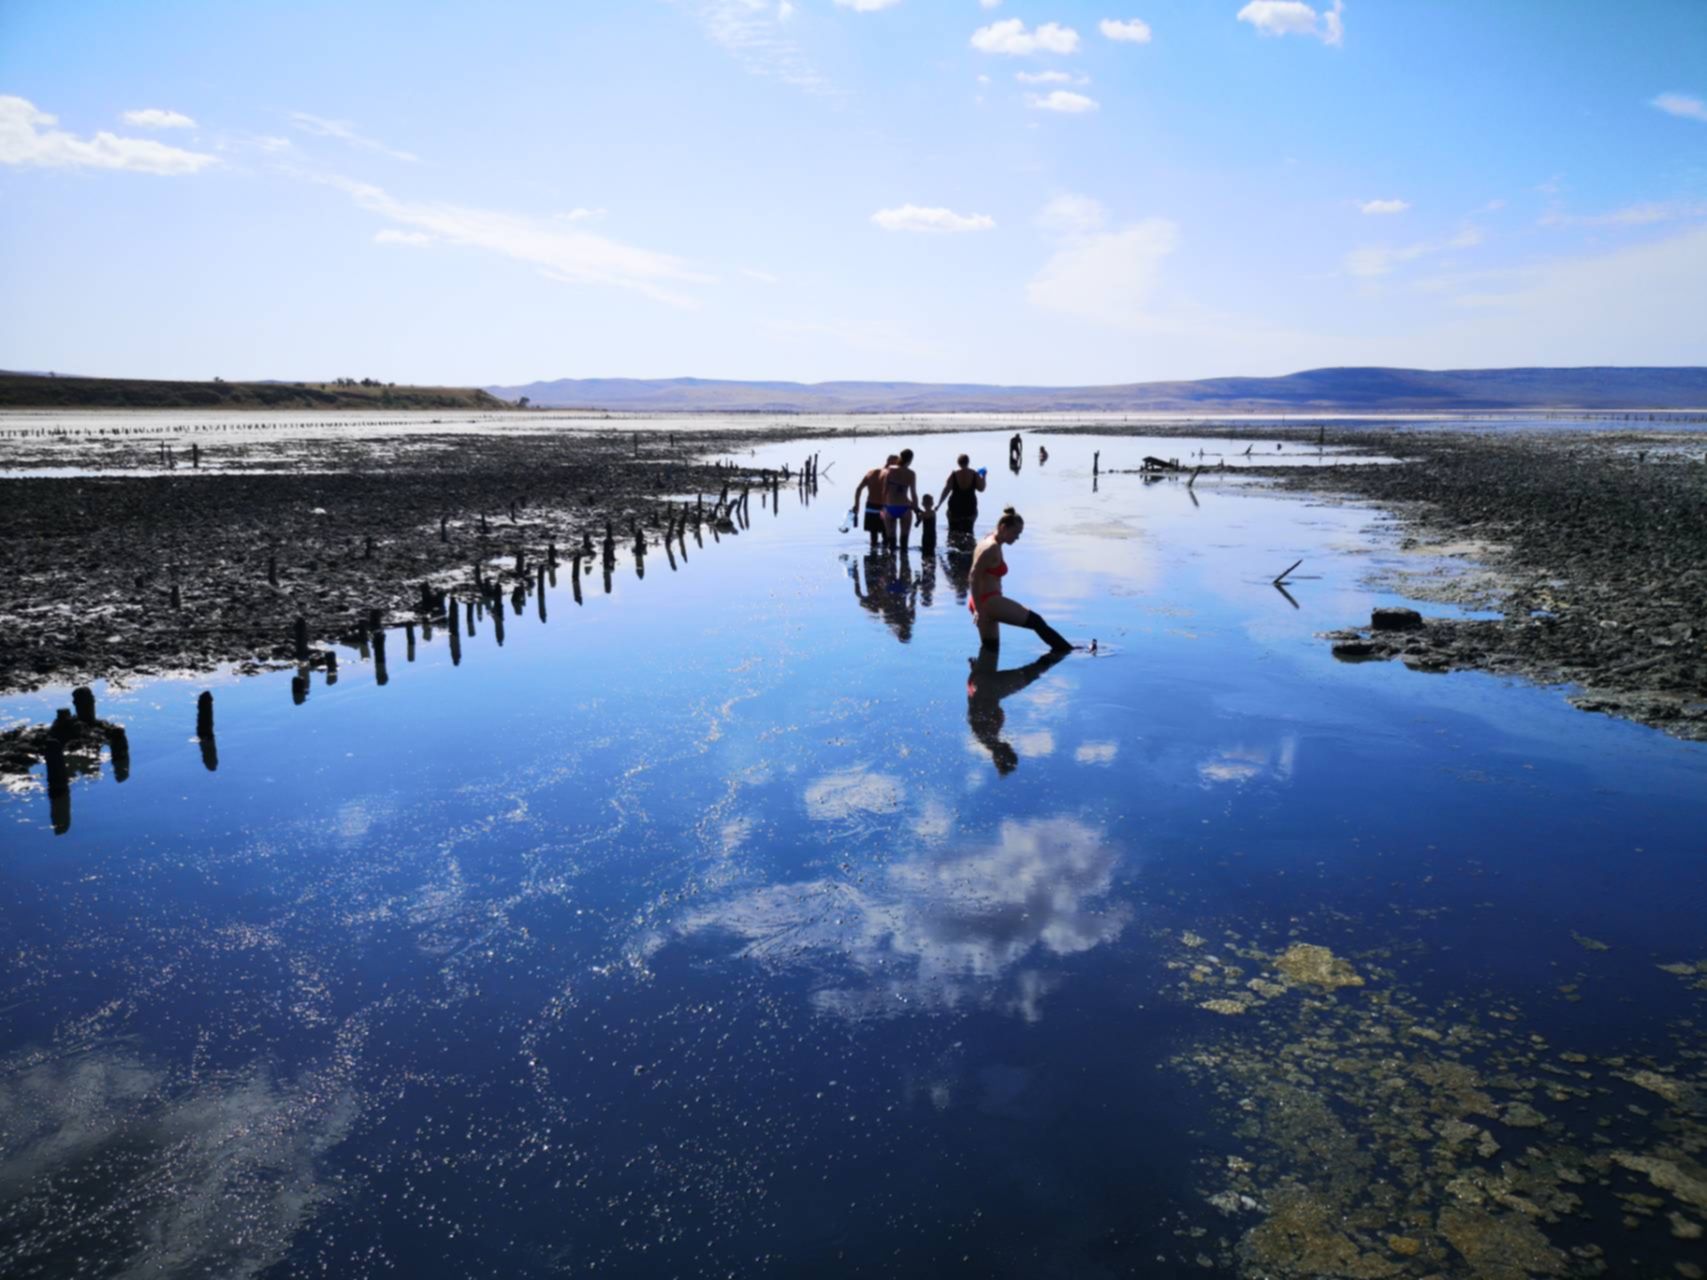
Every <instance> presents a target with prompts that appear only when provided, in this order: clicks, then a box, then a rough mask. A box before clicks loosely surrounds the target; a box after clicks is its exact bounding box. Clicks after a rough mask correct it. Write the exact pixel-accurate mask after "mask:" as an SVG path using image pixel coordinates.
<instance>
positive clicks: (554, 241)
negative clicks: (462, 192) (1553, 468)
mask: <svg viewBox="0 0 1707 1280" xmlns="http://www.w3.org/2000/svg"><path fill="white" fill-rule="evenodd" d="M311 180H312V181H316V182H320V183H324V184H325V185H327V186H331V187H336V188H337V189H338V190H340V191H343V192H344V193H345V194H347V195H348V196H349V197H350V198H351V199H352V200H354V201H355V202H356V204H357V205H359V206H360V207H361V208H363V209H366V210H368V211H369V212H370V213H375V214H378V215H379V216H380V217H382V218H385V219H387V220H388V221H390V222H393V223H396V224H398V226H397V227H395V228H393V230H396V231H399V232H403V231H404V230H406V229H412V230H414V231H418V232H425V233H426V234H427V235H429V236H431V237H432V239H433V240H434V241H436V242H437V243H439V244H442V245H449V246H456V247H462V248H469V249H483V250H485V251H486V252H488V253H495V254H498V255H499V256H501V257H505V258H509V259H511V260H513V261H516V262H524V263H527V264H529V265H531V266H534V267H537V268H539V270H540V272H541V273H542V274H543V275H544V276H545V277H546V278H547V279H549V280H555V281H558V282H559V283H561V284H575V285H581V284H594V285H608V286H610V287H613V288H619V289H633V290H635V291H636V292H638V293H643V294H645V295H646V296H647V297H649V298H655V299H657V300H658V301H659V302H667V303H669V304H671V305H672V306H678V307H691V306H694V305H697V304H696V302H695V300H694V299H693V298H692V297H689V296H687V295H685V294H683V293H681V292H680V291H679V286H681V285H689V284H710V283H712V282H713V281H712V278H711V277H710V276H707V275H705V274H703V273H701V272H698V271H695V270H693V269H691V268H690V267H689V266H688V265H687V264H686V263H685V262H683V261H682V260H681V259H680V258H677V257H674V256H672V255H670V254H667V253H657V252H654V251H653V250H650V249H640V248H636V247H635V246H633V245H627V244H623V243H621V242H620V241H617V240H612V239H610V238H609V237H607V236H601V235H596V234H594V233H593V232H591V231H584V230H581V229H579V228H578V227H574V226H567V227H566V226H563V225H562V224H560V223H558V222H556V221H554V220H551V219H540V218H530V217H527V216H525V215H521V214H514V213H504V212H501V211H499V210H495V209H473V208H468V207H466V206H463V205H454V204H440V203H428V202H415V203H411V202H409V201H406V200H399V199H397V198H396V197H394V196H392V195H390V194H389V193H387V192H386V191H384V190H382V189H381V188H379V187H376V186H372V185H370V184H368V183H365V182H353V181H351V180H350V179H348V178H340V177H335V176H331V175H322V176H314V177H312V179H311ZM390 243H413V242H401V241H391V242H390Z"/></svg>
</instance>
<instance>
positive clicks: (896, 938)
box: [678, 818, 1132, 1021]
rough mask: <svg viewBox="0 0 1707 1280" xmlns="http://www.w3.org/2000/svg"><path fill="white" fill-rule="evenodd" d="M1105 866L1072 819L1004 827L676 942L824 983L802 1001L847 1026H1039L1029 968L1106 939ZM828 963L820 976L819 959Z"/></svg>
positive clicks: (1040, 985)
mask: <svg viewBox="0 0 1707 1280" xmlns="http://www.w3.org/2000/svg"><path fill="white" fill-rule="evenodd" d="M1119 862H1120V855H1119V853H1118V852H1117V851H1116V850H1114V849H1113V848H1111V847H1110V846H1109V845H1108V844H1107V842H1106V841H1105V839H1104V837H1103V833H1102V832H1101V831H1100V830H1099V829H1097V828H1095V827H1090V826H1087V825H1085V824H1084V823H1081V822H1079V821H1077V820H1075V819H1072V818H1046V819H1040V820H1035V821H1026V822H1019V821H1004V822H1003V823H1002V825H1001V830H1000V834H999V835H998V837H997V839H996V841H995V843H993V844H991V845H988V846H984V847H981V848H973V849H966V850H957V851H955V852H953V853H950V854H946V855H930V854H922V855H915V856H912V857H908V858H904V859H901V860H898V861H895V862H891V863H889V864H888V865H886V866H883V867H879V868H875V869H874V870H873V871H872V873H871V874H870V875H869V876H862V877H860V878H859V880H857V881H856V880H850V879H844V878H840V877H837V878H834V879H820V880H811V881H798V882H794V883H789V884H774V885H767V886H765V887H763V888H761V889H757V890H755V891H753V892H752V893H749V894H747V895H745V896H744V897H740V898H735V899H733V900H730V901H727V902H723V903H720V904H716V905H713V906H710V907H706V908H701V909H699V910H697V911H695V912H694V913H692V914H690V915H688V916H687V917H686V918H684V919H683V920H682V922H681V924H680V925H679V926H678V930H679V933H680V934H681V936H683V937H691V936H693V935H694V934H697V933H701V932H704V931H712V930H715V931H719V932H726V933H729V934H732V935H733V936H734V937H735V938H737V939H739V940H740V944H741V949H740V954H741V956H742V957H743V958H745V959H747V960H749V961H751V962H752V963H754V964H758V965H765V966H775V967H779V968H780V967H786V966H793V965H810V966H813V967H814V969H817V968H819V967H822V968H823V969H824V970H825V971H826V972H828V973H831V974H833V975H835V976H834V977H833V978H831V979H828V980H826V982H824V983H823V984H821V985H817V986H815V989H814V994H813V997H812V998H813V1001H814V1003H815V1004H816V1005H817V1006H818V1008H820V1009H821V1010H823V1011H824V1012H826V1013H834V1014H837V1015H839V1016H842V1017H846V1018H850V1019H860V1018H871V1017H884V1016H889V1015H893V1014H897V1013H917V1012H919V1011H920V1010H921V1009H925V1010H929V1009H947V1008H956V1007H962V1006H971V1007H988V1008H999V1009H1004V1010H1006V1011H1009V1012H1012V1013H1015V1014H1018V1015H1019V1016H1021V1017H1023V1018H1025V1019H1026V1020H1028V1021H1036V1020H1037V1019H1038V1018H1039V1017H1041V1016H1042V1009H1041V1003H1040V1001H1041V997H1042V996H1043V995H1045V994H1047V991H1048V989H1049V983H1048V981H1047V980H1046V979H1044V976H1043V975H1042V974H1041V973H1039V972H1038V971H1037V970H1036V969H1035V968H1034V967H1032V966H1033V965H1034V964H1035V963H1037V962H1039V961H1046V960H1048V959H1049V958H1050V957H1061V956H1069V955H1076V954H1079V953H1081V952H1085V951H1090V950H1092V949H1093V948H1095V947H1099V946H1102V945H1104V944H1106V943H1108V942H1111V941H1113V940H1114V939H1115V938H1117V937H1119V936H1120V934H1121V933H1122V932H1123V931H1124V930H1125V928H1126V925H1127V923H1128V922H1129V921H1130V920H1131V918H1132V911H1131V907H1130V906H1129V905H1128V904H1126V903H1125V902H1122V901H1120V900H1119V898H1118V897H1116V896H1114V889H1115V878H1114V873H1115V870H1116V869H1117V867H1118V865H1119ZM831 957H833V958H835V960H836V963H834V964H825V963H824V961H825V960H826V958H831Z"/></svg>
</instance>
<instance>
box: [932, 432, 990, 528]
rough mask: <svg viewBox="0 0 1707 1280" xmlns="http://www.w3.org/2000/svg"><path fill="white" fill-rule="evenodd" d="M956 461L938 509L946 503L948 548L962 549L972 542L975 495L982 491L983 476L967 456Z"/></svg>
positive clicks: (974, 521)
mask: <svg viewBox="0 0 1707 1280" xmlns="http://www.w3.org/2000/svg"><path fill="white" fill-rule="evenodd" d="M956 461H957V462H958V463H959V464H960V465H959V466H958V467H956V468H955V469H954V470H953V471H950V472H949V473H948V480H947V481H946V482H945V483H944V484H943V486H942V497H940V498H938V499H937V506H939V507H941V506H942V505H943V504H944V503H946V504H947V509H948V542H949V545H950V546H964V545H965V544H966V543H968V542H971V541H972V526H973V525H974V524H976V523H977V522H978V495H979V494H980V493H983V492H984V477H983V475H982V474H981V473H979V472H977V471H974V470H973V469H972V459H971V458H970V457H968V456H967V455H966V454H964V453H963V454H961V455H960V457H959V458H958V459H956Z"/></svg>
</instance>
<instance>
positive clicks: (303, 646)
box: [294, 618, 308, 662]
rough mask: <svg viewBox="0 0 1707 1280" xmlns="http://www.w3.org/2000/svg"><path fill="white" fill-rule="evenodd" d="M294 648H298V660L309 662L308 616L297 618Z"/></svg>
mask: <svg viewBox="0 0 1707 1280" xmlns="http://www.w3.org/2000/svg"><path fill="white" fill-rule="evenodd" d="M294 648H295V650H296V660H297V661H298V662H307V661H308V619H307V618H298V619H297V620H296V634H295V636H294Z"/></svg>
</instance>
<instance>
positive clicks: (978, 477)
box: [973, 472, 987, 493]
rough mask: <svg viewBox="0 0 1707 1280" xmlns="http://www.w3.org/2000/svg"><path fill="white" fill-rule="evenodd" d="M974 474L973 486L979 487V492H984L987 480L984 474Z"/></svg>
mask: <svg viewBox="0 0 1707 1280" xmlns="http://www.w3.org/2000/svg"><path fill="white" fill-rule="evenodd" d="M973 476H974V477H975V479H974V480H973V487H974V488H975V489H977V490H978V492H979V493H983V492H984V488H985V485H986V484H987V481H985V479H984V477H983V475H982V474H981V473H979V472H973Z"/></svg>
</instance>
